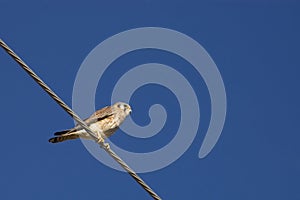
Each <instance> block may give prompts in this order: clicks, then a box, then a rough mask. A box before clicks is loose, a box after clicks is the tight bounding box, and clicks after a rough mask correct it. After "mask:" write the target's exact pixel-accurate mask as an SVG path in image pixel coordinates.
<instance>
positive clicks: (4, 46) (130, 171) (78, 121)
mask: <svg viewBox="0 0 300 200" xmlns="http://www.w3.org/2000/svg"><path fill="white" fill-rule="evenodd" d="M0 46H1V47H2V48H3V49H4V50H5V51H6V52H7V53H8V54H9V55H10V56H11V57H12V58H13V59H14V60H15V61H16V62H17V63H18V64H19V65H20V66H21V67H22V68H23V69H24V70H25V71H26V72H27V73H28V74H29V75H30V76H31V77H32V78H33V79H34V80H35V81H36V82H37V83H38V84H39V85H40V86H41V87H42V88H43V89H44V90H45V91H46V92H47V93H48V94H49V95H50V97H52V98H53V99H54V100H55V101H56V103H58V104H59V105H60V106H61V107H62V108H63V109H64V110H65V111H66V112H67V113H68V114H69V115H71V117H73V118H74V120H75V121H76V122H77V123H78V124H79V125H80V126H82V128H84V129H85V130H86V132H87V133H88V134H89V135H90V136H91V137H92V138H93V139H94V140H95V141H96V142H97V143H98V144H99V145H100V147H102V148H103V149H104V150H105V151H106V152H107V153H108V154H109V155H110V156H111V157H112V158H113V159H114V160H115V161H117V162H118V163H119V164H120V165H121V166H122V167H123V168H124V169H125V170H126V171H127V172H128V173H129V174H130V175H131V176H132V178H134V180H135V181H136V182H138V184H140V185H141V186H142V187H143V188H144V189H145V190H146V191H147V192H148V193H149V194H150V195H151V196H152V198H153V199H156V200H159V199H161V198H160V197H159V196H158V195H157V194H156V193H155V192H154V191H153V190H152V189H151V188H150V187H149V186H148V185H147V184H146V183H145V182H144V181H143V180H142V179H141V178H140V177H139V176H138V175H137V174H136V173H135V172H134V171H133V170H132V169H131V168H130V167H129V166H128V165H127V164H126V163H125V162H124V161H123V160H122V159H121V158H120V157H119V156H118V155H117V154H116V153H115V152H114V151H113V150H111V149H110V147H109V145H106V144H105V143H104V140H103V139H102V138H101V137H100V136H99V137H98V136H97V135H96V134H95V133H93V131H92V130H91V129H90V128H89V127H88V126H87V125H86V123H85V122H84V121H83V120H82V119H80V117H79V116H78V115H77V114H76V113H75V112H74V111H73V110H72V109H71V108H70V107H69V106H68V105H67V104H66V103H65V102H63V100H62V99H61V98H59V97H58V96H57V95H56V94H55V93H54V92H53V91H52V90H51V89H50V88H49V86H48V85H47V84H46V83H44V82H43V81H42V79H41V78H40V77H38V76H37V75H36V74H35V73H34V71H32V70H31V69H30V67H29V66H28V65H26V63H25V62H24V61H23V60H22V59H21V58H20V57H19V56H18V55H17V54H16V53H15V52H13V50H12V49H11V48H9V46H7V44H5V42H4V41H3V40H2V39H0Z"/></svg>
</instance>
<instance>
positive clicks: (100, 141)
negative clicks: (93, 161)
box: [96, 131, 110, 149]
mask: <svg viewBox="0 0 300 200" xmlns="http://www.w3.org/2000/svg"><path fill="white" fill-rule="evenodd" d="M97 135H98V138H97V141H96V142H97V143H98V144H100V145H101V146H102V144H103V146H104V147H105V148H106V149H110V145H109V144H108V143H105V141H104V139H103V137H102V136H101V133H100V131H97Z"/></svg>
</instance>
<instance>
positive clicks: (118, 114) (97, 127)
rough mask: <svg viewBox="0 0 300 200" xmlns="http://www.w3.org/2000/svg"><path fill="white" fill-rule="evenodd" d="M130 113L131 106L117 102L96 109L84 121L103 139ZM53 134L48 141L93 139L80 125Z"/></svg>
mask: <svg viewBox="0 0 300 200" xmlns="http://www.w3.org/2000/svg"><path fill="white" fill-rule="evenodd" d="M130 113H131V107H130V106H129V105H128V104H126V103H122V102H118V103H115V104H114V105H112V106H106V107H104V108H102V109H100V110H98V111H96V112H95V113H94V114H92V115H91V116H90V117H89V118H87V119H86V120H84V122H85V123H86V124H87V125H88V126H89V128H90V129H91V130H92V131H93V132H94V133H96V134H98V136H99V134H100V136H101V137H102V138H103V139H104V138H107V137H109V136H111V135H112V134H113V133H114V132H115V131H116V130H117V129H118V128H119V126H120V125H121V124H122V122H123V121H124V120H125V118H126V117H127V116H128V115H129V114H130ZM54 135H55V137H53V138H50V139H49V142H51V143H58V142H63V141H66V140H73V139H77V138H83V139H93V138H92V137H91V136H90V135H89V134H88V133H87V132H86V131H85V130H84V129H83V128H82V127H81V126H80V125H76V126H75V127H74V128H72V129H69V130H64V131H59V132H56V133H54Z"/></svg>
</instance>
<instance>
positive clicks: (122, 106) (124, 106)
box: [114, 102, 132, 116]
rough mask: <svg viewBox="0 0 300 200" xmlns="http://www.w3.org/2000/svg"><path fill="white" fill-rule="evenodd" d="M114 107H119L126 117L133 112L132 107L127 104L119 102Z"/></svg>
mask: <svg viewBox="0 0 300 200" xmlns="http://www.w3.org/2000/svg"><path fill="white" fill-rule="evenodd" d="M114 106H115V107H117V108H118V109H121V110H122V111H124V113H125V114H126V116H127V115H129V114H130V113H131V112H132V110H131V107H130V105H128V104H127V103H123V102H118V103H115V104H114Z"/></svg>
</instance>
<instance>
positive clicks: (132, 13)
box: [0, 0, 300, 200]
mask: <svg viewBox="0 0 300 200" xmlns="http://www.w3.org/2000/svg"><path fill="white" fill-rule="evenodd" d="M299 6H300V5H299V3H297V2H296V1H279V0H277V1H267V0H264V1H254V2H253V1H246V0H241V1H239V0H234V1H225V0H224V1H222V0H214V1H190V2H185V3H184V2H181V1H164V2H159V1H149V0H147V1H145V0H140V1H130V2H124V1H122V2H121V1H119V2H118V1H111V2H108V1H107V2H96V1H88V2H84V3H83V2H81V3H74V2H70V3H61V2H56V3H55V2H53V1H45V0H44V1H26V2H19V3H17V2H12V1H8V0H4V1H3V0H0V7H1V12H0V22H1V29H0V37H1V38H2V39H3V40H4V41H5V42H6V43H7V44H9V45H10V46H11V47H12V48H13V49H14V50H15V51H16V52H17V53H18V54H19V56H21V57H22V58H23V59H24V60H25V62H27V64H29V65H30V66H31V67H32V69H33V70H34V71H35V72H37V73H38V74H39V75H40V76H41V77H42V78H43V80H44V81H45V82H46V83H48V84H49V86H50V87H51V88H52V89H53V90H54V91H55V92H56V93H57V94H58V95H59V96H60V97H61V98H62V99H63V100H64V101H65V102H66V103H67V104H68V105H71V104H72V90H73V84H74V80H75V77H76V73H77V71H78V69H79V67H80V65H81V63H82V62H83V60H84V59H85V57H86V56H87V55H88V53H89V52H90V51H91V50H92V49H93V48H94V47H95V46H96V45H98V44H99V43H100V42H101V41H104V40H105V39H107V38H108V37H110V36H112V35H115V34H117V33H119V32H122V31H125V30H128V29H132V28H139V27H148V26H155V27H164V28H169V29H173V30H176V31H179V32H182V33H184V34H186V35H188V36H190V37H191V38H193V39H194V40H196V41H197V42H199V43H200V44H201V45H202V46H203V47H204V48H205V49H206V50H207V52H208V53H209V54H210V55H211V57H212V58H213V59H214V61H215V63H216V64H217V66H218V68H219V71H220V73H221V75H222V78H223V81H224V85H225V88H226V94H227V117H226V122H225V126H224V129H223V132H222V135H221V137H220V140H219V141H218V143H217V145H216V146H215V148H214V149H213V151H212V152H211V153H210V154H209V155H208V156H207V157H206V158H204V159H198V152H199V148H200V145H201V143H202V141H203V137H204V135H205V130H207V127H208V123H209V119H210V100H209V95H208V92H207V88H206V87H205V83H204V82H203V80H201V78H199V77H194V76H193V75H190V78H191V80H190V81H191V82H196V83H198V86H197V87H196V89H197V91H196V92H197V97H198V99H199V101H200V104H201V121H200V129H199V131H198V134H197V136H196V139H195V140H194V142H193V144H192V145H191V146H190V148H189V149H188V150H187V151H186V152H185V154H183V156H182V157H181V158H180V159H178V160H177V161H176V162H174V163H172V164H171V165H169V166H168V167H166V168H163V169H161V170H158V171H155V172H151V173H146V174H141V177H142V178H143V179H144V180H145V181H146V182H147V183H148V184H149V185H150V186H151V187H152V188H153V189H154V190H155V191H156V192H157V193H158V194H159V195H160V196H161V197H162V198H163V199H211V200H214V199H218V200H219V199H274V200H277V199H278V200H280V199H299V198H300V192H299V177H300V160H299V153H300V147H299V144H298V143H299V140H300V136H299V114H300V109H299V102H300V95H299V84H300V83H299V73H300V69H299V64H300V61H299V57H298V54H299V45H300V39H299V35H300V27H299V20H300V13H299ZM126 56H127V57H126ZM150 61H151V62H154V61H155V62H158V63H165V64H168V65H170V66H174V68H176V67H177V68H180V65H184V62H183V61H182V60H179V59H178V58H176V56H174V55H169V54H167V53H166V52H160V51H153V50H152V51H151V50H149V51H140V52H138V51H137V52H133V53H130V54H128V55H125V56H122V57H121V58H120V59H118V60H116V62H115V63H113V65H112V66H111V67H112V69H114V68H115V69H116V67H117V66H118V65H122V66H127V67H130V66H134V65H137V64H142V63H147V62H150ZM0 65H1V67H0V88H1V92H2V95H1V105H0V107H1V122H2V126H1V127H2V130H1V145H0V158H1V161H0V198H1V199H20V198H23V199H45V200H47V199H91V198H97V199H120V198H125V199H151V198H150V197H149V195H148V194H147V193H146V192H145V191H144V190H143V189H141V188H140V186H139V185H137V184H136V183H135V182H134V180H133V179H132V178H131V177H130V176H129V175H128V174H126V173H122V172H119V171H116V170H113V169H111V168H108V167H107V166H105V165H103V164H101V163H100V162H99V161H97V160H96V159H94V158H93V157H92V156H91V155H90V154H89V153H88V151H87V150H86V149H85V148H84V146H83V145H82V143H81V142H80V141H72V142H66V143H63V144H58V145H52V144H49V143H48V138H50V137H51V136H52V134H53V133H54V132H56V131H58V130H62V129H65V128H69V127H71V126H73V121H72V119H71V118H70V117H69V116H68V115H67V114H66V113H65V112H64V111H63V110H62V109H61V108H60V107H59V106H58V105H57V104H56V103H55V102H54V101H53V100H52V99H51V98H50V97H48V96H47V94H46V93H45V92H44V91H43V90H42V89H41V88H39V86H37V84H36V83H35V82H34V81H33V80H31V78H29V77H28V75H27V74H25V73H24V72H23V71H22V70H21V68H20V67H19V66H18V65H17V64H16V63H15V62H14V61H13V60H12V59H11V58H10V57H9V56H8V55H7V54H6V53H5V52H4V51H1V52H0ZM118 73H119V72H115V70H108V71H107V76H111V77H116V76H118ZM182 73H183V74H187V75H188V74H193V73H192V72H191V71H189V70H188V69H187V70H186V71H183V72H182ZM101 81H102V82H105V79H104V80H101ZM101 81H100V83H99V86H98V89H97V94H96V100H97V101H96V107H97V108H101V107H103V106H105V105H107V104H109V102H110V101H109V97H110V96H109V94H110V90H111V88H112V84H113V82H111V83H109V84H108V85H107V86H104V84H101V83H102V82H101ZM157 93H159V94H160V95H159V96H158V95H157ZM150 97H151V98H150ZM173 97H174V96H173V95H172V93H170V92H169V91H168V90H166V89H165V88H162V87H159V86H157V85H152V86H151V85H150V86H145V87H144V88H142V89H141V90H139V91H137V92H136V93H135V94H134V96H133V97H132V99H131V102H130V103H131V104H132V105H133V107H135V108H136V109H135V113H134V115H133V119H135V120H136V122H137V123H139V124H142V125H143V124H147V123H149V118H147V115H145V112H147V110H146V108H145V106H144V105H145V104H146V105H149V104H151V103H157V102H161V103H162V104H166V105H169V106H170V105H175V106H176V105H177V103H176V100H174V98H173ZM171 109H172V108H171ZM168 117H169V118H168V122H167V124H166V126H168V127H165V128H164V129H163V130H162V132H161V133H160V134H159V135H157V136H155V137H153V138H150V139H135V138H132V137H129V136H127V135H125V134H124V133H122V131H118V132H117V133H116V135H114V136H112V140H113V141H114V142H116V143H117V144H118V145H119V146H122V148H125V149H127V150H131V151H136V152H147V151H149V150H155V149H158V148H160V147H162V146H163V145H164V144H166V143H168V141H170V140H171V138H172V137H174V136H173V135H170V133H169V134H167V133H168V131H170V132H172V131H171V130H173V129H176V128H177V127H178V125H177V123H176V122H178V120H179V119H178V115H176V114H175V115H169V116H168Z"/></svg>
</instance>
